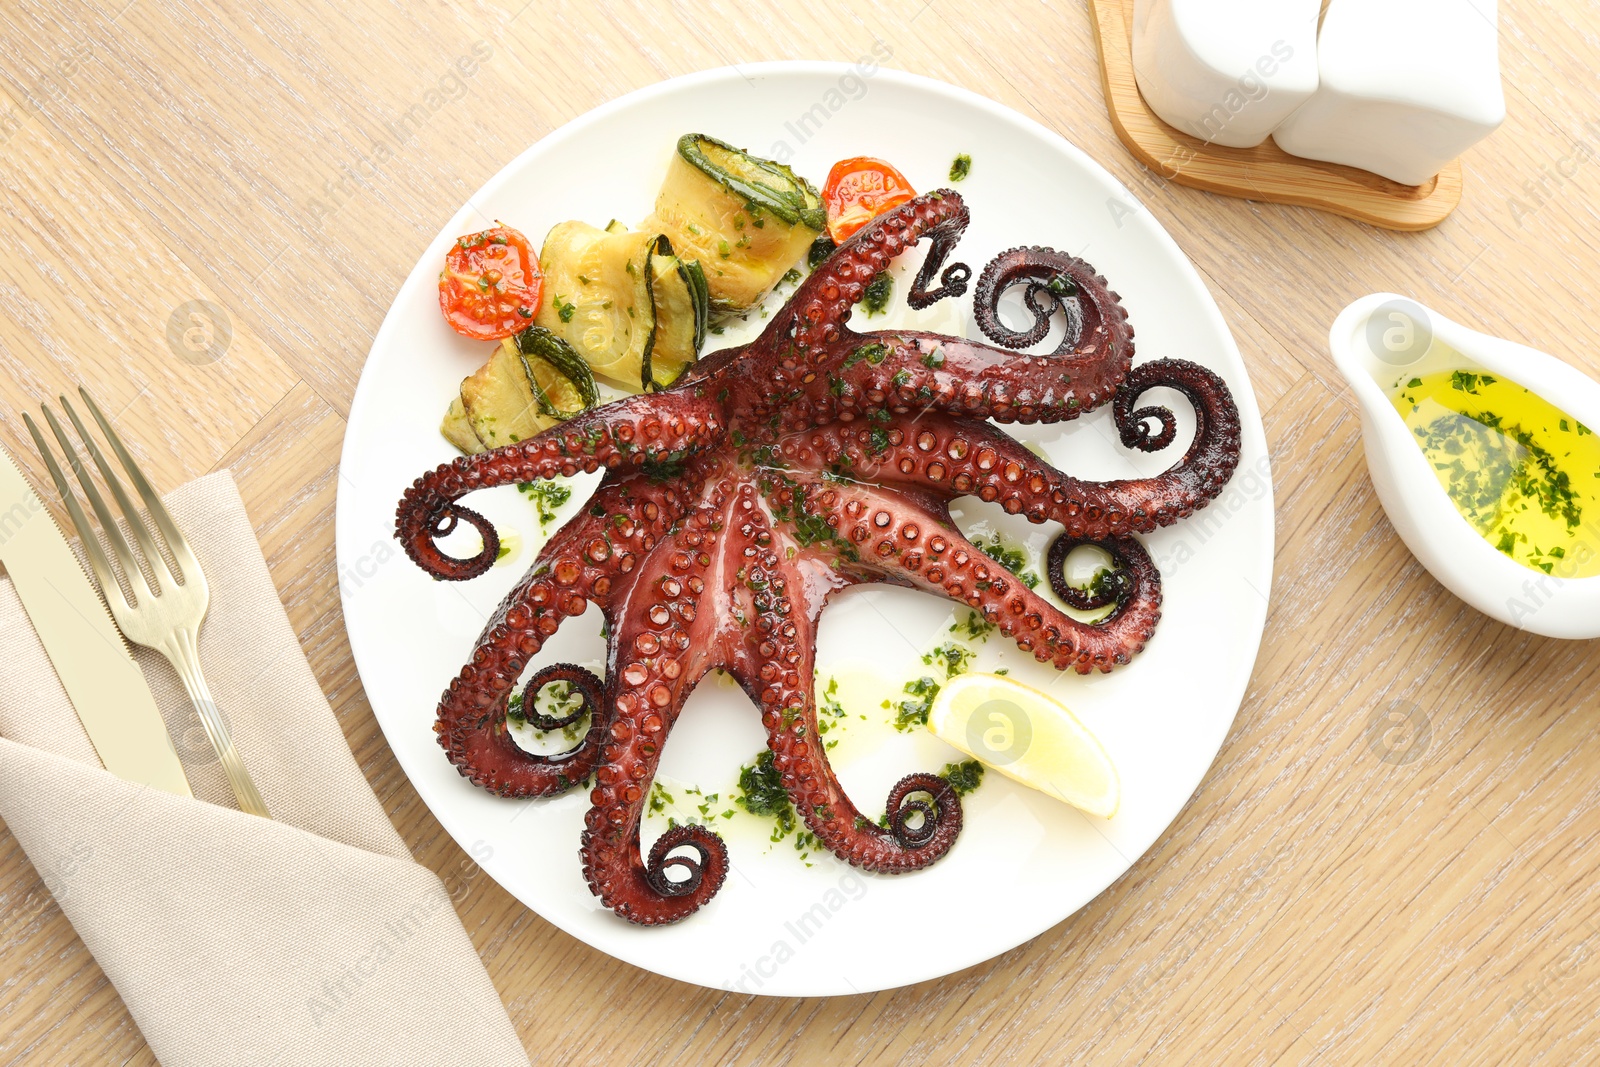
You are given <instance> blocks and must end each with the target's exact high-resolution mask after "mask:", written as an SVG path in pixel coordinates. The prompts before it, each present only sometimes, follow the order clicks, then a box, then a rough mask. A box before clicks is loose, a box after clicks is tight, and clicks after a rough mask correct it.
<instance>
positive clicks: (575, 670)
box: [522, 663, 605, 732]
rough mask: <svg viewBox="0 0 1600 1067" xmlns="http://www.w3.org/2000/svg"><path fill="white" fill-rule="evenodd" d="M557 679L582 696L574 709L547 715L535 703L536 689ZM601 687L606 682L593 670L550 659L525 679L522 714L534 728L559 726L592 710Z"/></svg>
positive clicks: (565, 724) (595, 705)
mask: <svg viewBox="0 0 1600 1067" xmlns="http://www.w3.org/2000/svg"><path fill="white" fill-rule="evenodd" d="M556 682H565V683H567V684H568V685H569V686H571V687H572V688H573V689H575V690H576V691H577V692H578V695H579V697H580V698H581V700H580V702H579V704H578V707H577V709H576V710H575V711H572V712H570V713H569V714H567V715H563V716H554V715H546V714H544V713H543V712H541V711H540V710H539V709H538V707H537V706H536V701H537V699H538V696H539V693H540V692H541V691H542V690H543V689H544V687H545V686H547V685H552V684H554V683H556ZM604 690H605V683H604V682H602V681H601V680H600V678H599V676H598V675H596V674H595V673H594V672H593V671H591V670H588V669H586V668H584V667H580V666H578V665H577V664H575V663H552V664H551V665H550V666H548V667H545V668H544V669H542V670H540V671H538V672H537V673H535V674H534V676H533V677H532V678H529V679H528V684H527V687H526V688H525V689H523V691H522V715H523V717H524V718H525V719H527V720H528V723H529V725H531V726H532V727H533V728H534V729H536V730H544V731H547V732H548V731H550V730H560V729H561V728H563V727H566V726H571V725H572V724H573V723H575V722H577V721H578V720H580V719H582V718H583V717H584V716H586V715H593V714H595V712H596V711H597V710H598V709H599V707H600V699H601V694H602V693H603V692H604Z"/></svg>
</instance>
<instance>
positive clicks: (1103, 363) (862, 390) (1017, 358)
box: [809, 248, 1134, 423]
mask: <svg viewBox="0 0 1600 1067" xmlns="http://www.w3.org/2000/svg"><path fill="white" fill-rule="evenodd" d="M1024 284H1025V285H1026V286H1027V289H1026V291H1025V293H1024V302H1025V303H1026V305H1027V306H1028V308H1029V310H1030V311H1032V312H1033V317H1034V322H1033V326H1032V327H1031V328H1030V329H1028V330H1023V331H1014V330H1011V329H1010V328H1009V327H1007V326H1005V325H1004V324H1003V323H1001V322H1000V320H999V316H998V309H999V303H1000V297H1001V295H1002V294H1003V293H1004V292H1005V291H1006V290H1007V289H1009V288H1011V287H1012V286H1015V285H1024ZM1057 309H1060V310H1062V311H1063V312H1065V313H1066V316H1067V329H1066V332H1065V333H1064V334H1063V336H1062V339H1061V342H1060V344H1058V345H1057V347H1056V349H1055V351H1053V352H1050V353H1047V354H1043V355H1023V354H1019V353H1017V352H1013V351H1008V349H1012V348H1023V347H1026V346H1028V345H1032V344H1036V343H1037V342H1039V341H1040V340H1043V338H1044V336H1045V334H1046V333H1047V332H1049V328H1050V322H1051V316H1052V313H1053V312H1054V311H1055V310H1057ZM973 311H974V313H975V315H976V317H977V320H978V324H979V326H980V327H982V329H983V331H984V333H986V334H987V335H988V336H989V337H990V339H991V340H993V341H994V342H995V343H996V344H997V345H1000V346H1004V347H994V346H991V345H986V344H983V343H982V342H980V341H971V340H966V339H964V338H959V337H946V336H943V335H941V334H933V333H924V332H921V331H915V330H885V331H882V332H879V333H872V334H864V335H861V336H860V338H859V339H858V341H859V344H858V347H857V348H856V349H855V350H854V353H853V355H855V354H859V358H853V359H852V358H851V357H849V356H847V357H846V360H845V363H848V364H849V366H841V367H840V368H839V369H838V370H837V371H835V372H834V373H833V374H831V375H830V377H829V379H828V380H827V381H826V382H824V383H823V386H824V388H823V389H818V388H816V387H813V388H812V389H811V390H809V391H810V393H811V394H813V395H812V397H811V399H812V400H813V401H814V403H815V404H816V406H817V407H819V408H820V409H821V410H823V411H824V412H825V413H827V414H829V415H832V414H834V413H854V412H856V411H860V410H873V409H879V408H888V409H889V410H891V411H895V412H899V413H906V412H913V411H914V412H923V411H929V410H932V411H944V412H950V413H953V414H968V415H976V416H980V417H984V418H990V417H992V418H996V419H1000V420H1002V421H1007V422H1026V423H1034V422H1062V421H1065V420H1069V419H1075V418H1077V417H1078V416H1079V415H1081V414H1083V413H1084V412H1085V411H1090V410H1093V409H1094V408H1096V407H1099V406H1100V405H1102V404H1104V403H1106V402H1107V401H1108V400H1110V399H1112V397H1113V396H1114V395H1115V393H1116V389H1117V386H1118V384H1119V383H1120V382H1121V381H1122V380H1123V378H1124V377H1126V375H1127V373H1128V369H1129V367H1131V366H1132V363H1133V353H1134V344H1133V327H1132V326H1131V325H1129V323H1128V315H1127V312H1126V311H1125V310H1124V309H1123V307H1122V304H1121V302H1120V300H1119V298H1118V296H1117V294H1116V293H1114V292H1112V291H1111V290H1110V289H1109V288H1107V285H1106V280H1105V279H1104V278H1102V277H1101V276H1100V275H1099V274H1097V273H1096V272H1095V269H1094V268H1093V267H1092V266H1090V265H1089V264H1088V263H1085V262H1084V261H1083V260H1081V259H1078V258H1077V257H1075V256H1069V255H1066V254H1065V253H1062V252H1057V251H1055V250H1054V249H1050V248H1015V249H1012V250H1011V251H1009V252H1003V253H1001V254H1000V255H999V256H997V257H995V259H994V260H993V261H991V262H990V264H989V265H988V266H987V267H985V268H984V272H983V276H982V277H981V278H980V279H979V281H978V290H977V293H976V295H975V298H974V300H973Z"/></svg>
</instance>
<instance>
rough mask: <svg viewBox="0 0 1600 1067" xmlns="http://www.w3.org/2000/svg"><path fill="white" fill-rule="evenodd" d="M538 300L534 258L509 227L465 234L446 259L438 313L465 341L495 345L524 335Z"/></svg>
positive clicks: (540, 290) (540, 288)
mask: <svg viewBox="0 0 1600 1067" xmlns="http://www.w3.org/2000/svg"><path fill="white" fill-rule="evenodd" d="M543 296H544V275H543V274H542V273H541V272H540V270H539V257H537V256H535V255H534V254H533V251H532V250H531V249H530V248H529V247H528V239H527V238H526V237H524V236H522V234H520V233H518V232H517V231H516V230H513V229H512V228H511V227H510V226H496V227H495V228H494V229H492V230H484V231H483V232H482V233H471V234H468V235H467V236H465V237H463V238H461V239H460V240H458V241H456V243H455V244H454V245H452V246H451V247H450V251H449V252H447V253H445V257H444V270H442V271H440V272H439V310H440V311H442V312H444V318H445V321H446V322H448V323H449V324H450V325H451V327H452V328H454V329H455V331H456V332H457V333H459V334H461V335H463V336H465V337H471V338H473V339H475V340H479V341H497V340H499V339H500V338H502V337H510V336H511V335H512V334H514V333H517V332H518V331H520V330H524V329H527V327H529V326H530V325H532V324H533V317H534V315H536V314H538V312H539V301H540V299H541V298H543Z"/></svg>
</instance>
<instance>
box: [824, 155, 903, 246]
mask: <svg viewBox="0 0 1600 1067" xmlns="http://www.w3.org/2000/svg"><path fill="white" fill-rule="evenodd" d="M916 195H917V191H916V190H915V189H913V188H911V183H910V182H908V181H906V176H905V175H904V174H901V173H900V172H899V171H897V170H895V169H894V168H893V167H891V166H890V165H889V164H887V163H885V162H884V161H883V160H881V159H873V158H872V157H870V156H858V157H857V158H855V159H841V160H840V161H839V162H837V163H835V164H834V165H833V169H832V170H830V171H829V172H828V184H827V185H825V186H823V189H822V203H823V204H824V205H825V206H826V207H827V209H828V236H829V237H832V238H833V240H834V243H835V244H843V243H844V241H845V238H847V237H849V236H850V235H851V234H853V233H855V232H856V231H857V230H859V229H861V227H863V226H865V225H866V224H867V223H869V222H871V221H872V220H873V219H875V218H877V217H878V216H879V215H881V214H883V213H884V212H885V211H888V210H890V209H891V208H897V207H899V206H900V205H901V204H903V203H905V202H906V201H907V200H910V199H911V198H912V197H914V196H916Z"/></svg>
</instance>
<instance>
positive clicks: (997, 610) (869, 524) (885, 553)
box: [806, 481, 1161, 674]
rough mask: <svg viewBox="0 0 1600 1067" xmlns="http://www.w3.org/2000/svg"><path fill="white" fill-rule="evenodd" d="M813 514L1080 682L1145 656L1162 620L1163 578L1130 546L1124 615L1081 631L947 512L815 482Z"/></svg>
mask: <svg viewBox="0 0 1600 1067" xmlns="http://www.w3.org/2000/svg"><path fill="white" fill-rule="evenodd" d="M806 506H807V508H808V510H809V511H810V512H811V513H814V514H818V515H821V516H823V518H824V521H826V522H827V524H828V526H829V527H830V528H831V529H834V530H836V531H837V532H838V535H839V536H840V537H841V538H842V539H844V540H846V541H848V542H849V543H850V544H851V545H853V546H854V547H855V552H856V553H857V554H858V555H859V556H860V557H861V559H863V560H865V561H870V563H871V565H872V566H873V567H875V568H877V569H878V570H879V571H880V572H881V573H883V574H885V575H886V576H889V577H891V578H897V579H901V580H904V581H906V582H907V583H909V584H911V585H913V586H917V587H919V588H922V589H926V590H928V591H929V592H932V593H937V594H939V595H941V596H945V597H947V598H949V599H951V600H954V601H956V602H957V603H960V604H965V605H967V606H968V607H970V608H973V609H975V610H976V611H978V612H979V613H980V614H981V615H982V616H983V617H984V618H985V619H986V620H988V621H989V622H992V623H995V624H996V625H997V626H998V627H999V628H1000V632H1001V633H1003V634H1005V635H1006V636H1007V637H1010V638H1011V639H1012V640H1014V641H1016V643H1017V647H1018V648H1021V649H1022V650H1023V651H1024V652H1032V653H1033V655H1034V658H1035V659H1038V660H1039V661H1041V662H1048V663H1051V664H1053V665H1054V666H1055V667H1056V668H1057V669H1058V670H1063V669H1065V668H1067V667H1071V668H1072V669H1074V670H1076V671H1077V672H1078V673H1079V674H1087V673H1088V672H1089V671H1091V670H1094V669H1096V668H1098V669H1099V670H1101V671H1109V670H1110V669H1111V668H1112V667H1113V666H1117V665H1119V664H1123V663H1127V662H1128V661H1129V660H1130V659H1132V658H1133V657H1134V656H1135V655H1137V654H1138V653H1139V652H1140V651H1142V650H1143V649H1144V646H1145V643H1146V642H1147V641H1149V639H1150V635H1151V634H1152V633H1154V632H1155V628H1156V623H1158V622H1159V621H1160V619H1161V575H1160V573H1159V572H1158V571H1157V570H1156V566H1155V563H1154V562H1153V561H1152V560H1151V559H1150V556H1149V553H1147V552H1146V551H1145V550H1144V547H1143V546H1142V545H1140V544H1139V543H1138V542H1137V541H1135V540H1133V539H1132V538H1120V539H1116V540H1114V541H1112V542H1111V544H1112V546H1113V548H1112V550H1113V553H1114V556H1115V558H1116V560H1117V562H1118V563H1119V565H1120V573H1121V574H1122V575H1123V576H1124V577H1123V579H1122V582H1123V595H1122V597H1121V599H1120V600H1119V602H1118V604H1117V606H1116V608H1115V609H1114V610H1113V611H1112V612H1111V613H1110V614H1109V615H1107V616H1106V617H1105V618H1103V619H1101V620H1099V621H1097V622H1092V623H1089V622H1080V621H1079V620H1077V619H1074V618H1072V617H1071V616H1070V615H1067V614H1066V613H1065V612H1063V611H1062V610H1061V609H1060V608H1058V607H1056V606H1055V605H1054V604H1051V603H1050V602H1049V601H1047V600H1045V599H1044V598H1043V597H1041V596H1039V595H1038V594H1037V593H1035V592H1034V591H1033V590H1031V589H1029V588H1028V587H1027V585H1025V584H1024V583H1023V582H1021V581H1020V580H1018V579H1017V578H1015V577H1014V576H1013V575H1011V573H1010V572H1008V571H1007V570H1006V569H1005V568H1004V567H1003V566H1001V565H1000V564H999V563H996V562H995V561H994V560H993V559H991V558H990V557H989V556H987V555H985V554H984V553H983V551H982V550H981V549H979V548H978V547H977V546H976V545H974V544H973V543H972V542H971V541H969V540H967V539H966V538H965V537H964V536H962V535H961V533H960V532H959V531H958V530H957V529H956V528H955V524H954V523H952V522H951V521H950V516H949V512H948V511H945V510H944V507H943V505H942V504H937V505H935V504H932V503H931V502H930V503H928V504H922V505H919V504H917V503H915V502H913V500H912V499H911V498H910V497H908V496H907V495H905V494H903V493H898V494H891V493H889V492H886V491H884V490H883V489H881V488H878V487H875V486H872V485H867V484H837V485H835V484H828V483H824V482H821V481H817V482H813V483H811V484H810V485H809V486H808V488H807V492H806Z"/></svg>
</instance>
